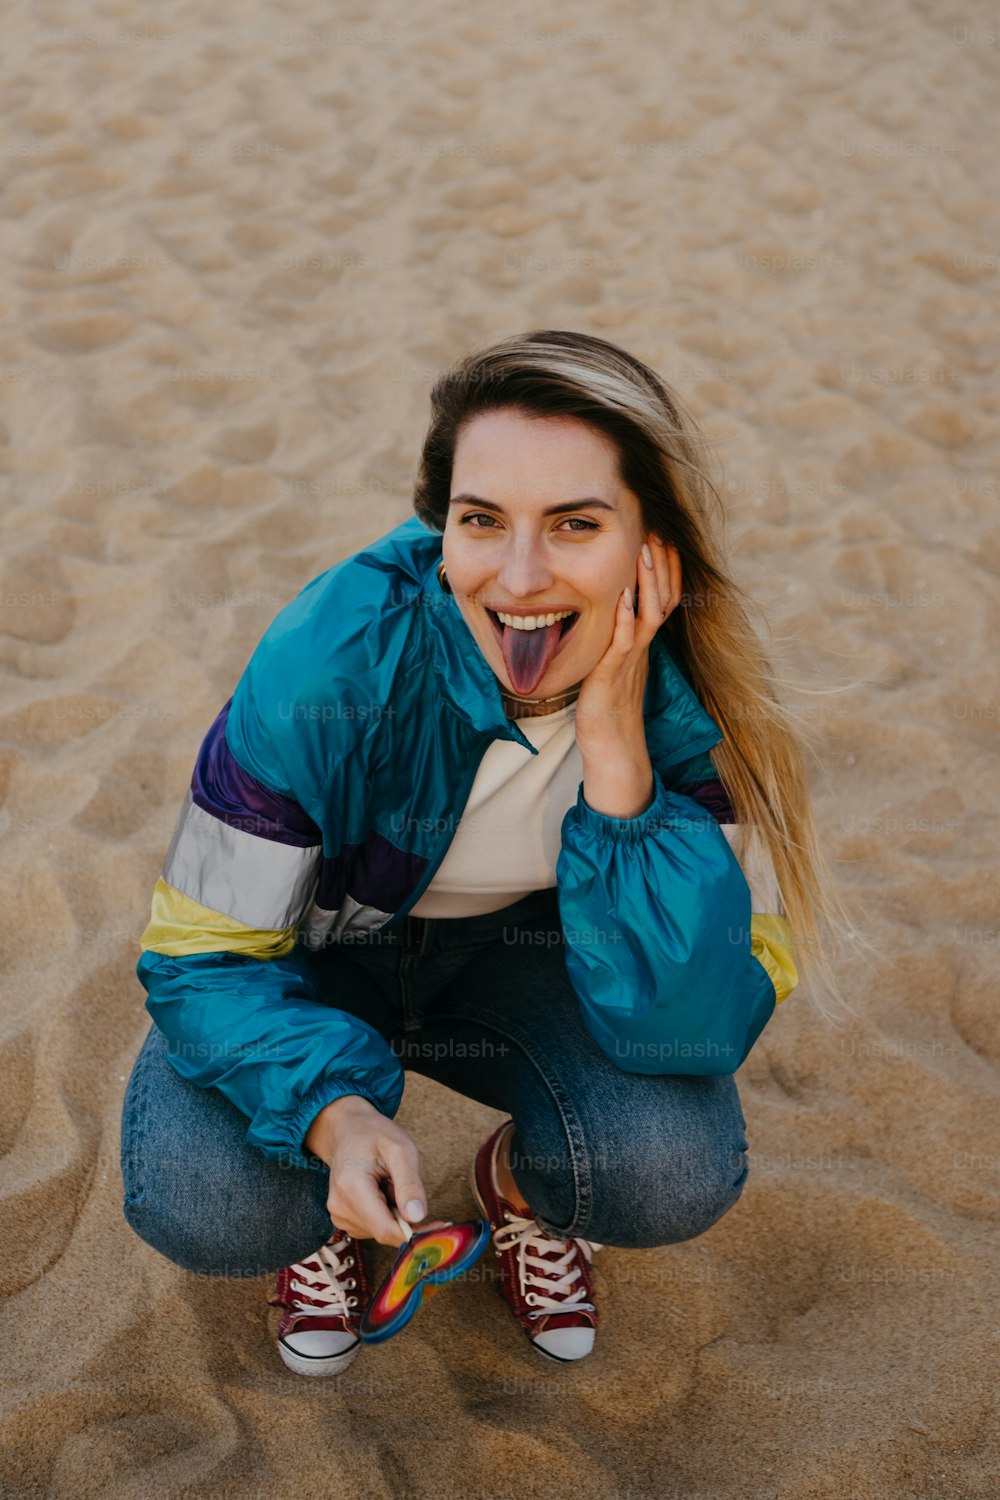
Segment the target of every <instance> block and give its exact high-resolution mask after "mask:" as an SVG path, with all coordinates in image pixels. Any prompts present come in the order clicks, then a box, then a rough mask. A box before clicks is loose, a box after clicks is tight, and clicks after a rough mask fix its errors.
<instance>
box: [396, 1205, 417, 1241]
mask: <svg viewBox="0 0 1000 1500" xmlns="http://www.w3.org/2000/svg"><path fill="white" fill-rule="evenodd" d="M392 1216H393V1218H394V1219H395V1221H396V1223H397V1224H398V1225H399V1227H400V1230H401V1232H402V1235H403V1239H404V1240H406V1242H407V1244H409V1242H410V1240H411V1239H412V1237H413V1230H412V1229H411V1228H410V1226H409V1224H407V1222H406V1220H405V1219H404V1218H403V1215H402V1214H401V1213H400V1212H399V1210H398V1209H396V1208H394V1209H393V1211H392Z"/></svg>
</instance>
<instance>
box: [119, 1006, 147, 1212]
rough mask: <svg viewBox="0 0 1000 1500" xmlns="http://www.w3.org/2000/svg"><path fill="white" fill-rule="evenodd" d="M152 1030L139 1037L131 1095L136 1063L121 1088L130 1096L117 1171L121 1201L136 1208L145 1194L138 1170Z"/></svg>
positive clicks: (142, 1147) (142, 1151) (141, 1157)
mask: <svg viewBox="0 0 1000 1500" xmlns="http://www.w3.org/2000/svg"><path fill="white" fill-rule="evenodd" d="M155 1031H156V1025H155V1023H154V1024H152V1025H151V1027H150V1029H149V1031H147V1033H146V1035H145V1037H144V1038H143V1041H142V1045H141V1046H140V1048H139V1052H138V1055H137V1058H136V1062H137V1063H139V1076H138V1078H137V1079H136V1080H135V1082H136V1087H135V1090H134V1092H133V1091H132V1089H131V1088H130V1085H131V1083H132V1078H133V1076H134V1069H135V1066H136V1063H133V1064H132V1067H133V1074H132V1075H130V1077H129V1082H128V1083H127V1084H126V1085H125V1095H126V1096H128V1095H130V1094H131V1098H129V1111H128V1113H129V1141H128V1150H127V1153H126V1148H125V1142H124V1139H123V1142H122V1159H121V1164H120V1165H121V1170H122V1178H123V1185H124V1187H125V1202H126V1204H128V1205H129V1206H130V1207H132V1206H137V1205H138V1204H139V1203H141V1202H142V1199H143V1197H144V1196H145V1191H146V1184H145V1181H144V1180H143V1173H142V1170H141V1168H142V1165H143V1163H144V1162H145V1147H146V1145H147V1142H146V1139H145V1126H146V1123H147V1122H148V1119H149V1110H148V1108H147V1106H148V1103H149V1095H150V1082H149V1071H150V1068H149V1057H148V1051H147V1049H148V1046H149V1044H150V1042H151V1041H152V1040H153V1037H154V1033H155ZM140 1059H141V1061H140ZM124 1103H125V1100H124V1098H123V1100H122V1104H123V1107H124ZM123 1135H124V1131H123ZM126 1154H127V1155H128V1166H129V1178H130V1181H129V1182H128V1183H125V1182H124V1175H125V1174H124V1167H125V1157H126ZM133 1189H134V1190H133Z"/></svg>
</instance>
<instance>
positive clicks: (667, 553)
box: [576, 537, 681, 764]
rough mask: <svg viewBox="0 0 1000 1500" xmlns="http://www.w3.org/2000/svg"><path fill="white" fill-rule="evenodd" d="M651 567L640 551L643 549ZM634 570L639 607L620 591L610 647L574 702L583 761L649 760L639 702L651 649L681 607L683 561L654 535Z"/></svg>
mask: <svg viewBox="0 0 1000 1500" xmlns="http://www.w3.org/2000/svg"><path fill="white" fill-rule="evenodd" d="M647 548H648V553H649V555H650V556H651V559H652V566H649V564H647V562H646V560H645V557H644V556H643V552H645V551H647ZM643 552H640V554H639V557H638V560H637V566H638V571H639V609H638V612H636V611H635V610H634V609H633V607H632V604H631V602H628V603H626V595H625V592H624V591H623V592H622V594H621V596H620V598H619V600H618V605H617V608H616V610H615V629H614V634H613V636H612V638H611V644H610V646H609V647H608V649H607V651H606V652H605V653H604V655H603V656H602V658H601V660H600V661H599V662H598V663H597V666H596V667H594V668H593V670H592V671H591V672H589V673H588V674H587V676H586V677H585V678H584V680H583V686H582V687H581V688H580V693H579V696H578V698H577V700H576V742H577V745H578V746H579V748H580V752H581V755H582V756H583V758H584V761H585V762H586V759H587V757H588V755H589V756H591V757H592V758H593V761H594V763H595V764H596V763H597V761H598V760H601V761H603V760H604V759H605V758H606V757H615V756H616V755H617V756H620V757H622V758H623V759H625V760H628V759H631V760H632V762H633V763H635V762H636V761H639V762H641V761H642V758H643V757H645V756H647V750H646V733H645V726H644V724H643V718H642V704H643V699H644V697H645V693H646V680H647V678H648V676H649V645H650V642H651V641H652V639H653V637H654V635H655V634H656V632H657V631H658V630H659V628H660V626H661V625H662V624H663V622H664V620H665V619H666V618H667V616H668V615H669V614H670V613H671V612H672V611H673V610H674V609H675V608H676V606H677V605H678V604H679V603H680V598H681V560H680V554H679V553H678V551H677V548H676V547H673V546H671V545H669V544H668V543H666V542H661V541H659V540H658V539H657V538H655V537H651V538H650V539H649V543H647V544H644V546H643Z"/></svg>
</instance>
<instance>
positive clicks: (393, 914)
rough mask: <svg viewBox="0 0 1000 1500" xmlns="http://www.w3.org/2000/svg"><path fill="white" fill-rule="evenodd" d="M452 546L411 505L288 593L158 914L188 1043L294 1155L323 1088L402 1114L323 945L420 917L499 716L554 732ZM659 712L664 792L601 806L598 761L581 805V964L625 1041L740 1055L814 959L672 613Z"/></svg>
mask: <svg viewBox="0 0 1000 1500" xmlns="http://www.w3.org/2000/svg"><path fill="white" fill-rule="evenodd" d="M440 559H441V536H440V534H439V533H437V532H433V531H431V530H429V529H428V528H427V527H425V526H424V525H423V523H422V522H421V521H420V520H419V519H417V518H416V517H413V518H411V519H409V520H407V521H405V522H403V523H402V524H401V525H400V526H397V527H396V528H395V529H394V530H392V531H390V532H389V533H388V534H387V535H386V536H383V537H381V538H380V539H378V540H377V541H375V542H374V543H373V544H372V545H371V546H369V547H366V548H365V549H364V550H362V551H361V552H359V553H357V554H355V555H354V556H352V557H349V558H346V559H345V560H344V561H342V562H340V563H338V564H336V566H334V567H332V568H329V569H328V570H327V571H325V572H323V573H321V574H319V576H318V577H316V578H314V579H313V580H312V582H310V583H308V584H307V585H306V587H305V588H304V589H302V591H301V592H300V593H299V594H298V596H297V597H296V598H294V599H293V600H292V601H291V602H290V603H289V604H288V605H286V606H285V608H284V609H282V610H281V611H280V613H279V614H278V615H277V617H276V618H275V619H274V621H273V622H272V624H271V625H270V627H269V628H268V630H267V631H266V632H265V634H264V636H263V638H262V639H261V641H260V643H259V645H258V646H257V648H256V650H255V651H254V653H253V655H252V657H251V659H250V661H249V663H248V665H247V667H246V668H245V670H244V672H243V674H242V676H241V677H240V679H239V682H238V683H237V685H236V688H235V691H234V692H233V695H232V697H231V698H230V699H229V700H228V701H227V702H226V704H225V705H224V706H223V708H222V710H221V712H220V713H219V715H218V717H217V718H216V720H215V722H214V724H213V725H212V726H211V728H210V729H209V731H208V733H207V735H206V736H205V739H204V741H203V743H202V745H201V748H200V750H199V753H198V757H197V760H196V764H195V768H194V772H193V774H192V778H191V785H190V788H189V789H188V791H187V794H186V796H185V798H184V802H183V805H182V807H181V810H180V814H179V816H178V819H177V825H176V828H175V830H174V834H173V837H172V839H171V841H170V846H169V848H168V850H167V855H166V859H165V862H164V866H163V874H162V876H161V878H160V879H159V880H158V881H157V884H156V888H155V890H154V892H153V898H152V909H151V914H150V921H149V924H148V925H147V927H146V930H145V932H144V933H143V935H142V939H141V946H142V949H143V952H142V956H141V958H140V959H139V962H138V965H137V970H136V972H137V974H138V976H139V979H140V981H141V983H142V985H143V986H144V988H145V990H146V994H147V999H146V1009H147V1010H148V1012H149V1014H150V1016H151V1017H152V1019H153V1021H154V1022H155V1024H156V1025H157V1026H158V1027H159V1029H160V1030H161V1031H162V1032H163V1034H164V1035H165V1036H166V1038H167V1041H168V1057H169V1060H170V1063H171V1065H172V1066H173V1067H174V1068H175V1070H176V1071H177V1072H178V1073H179V1074H180V1076H181V1077H183V1078H186V1079H188V1080H189V1081H191V1082H192V1083H195V1084H198V1085H201V1086H203V1087H214V1088H217V1089H219V1090H220V1092H221V1093H222V1094H223V1095H224V1096H225V1097H226V1098H227V1099H229V1100H230V1101H231V1102H232V1103H233V1104H234V1105H236V1107H237V1108H238V1109H239V1110H241V1111H242V1113H243V1114H244V1115H246V1116H247V1119H248V1121H249V1126H248V1132H247V1140H248V1141H249V1142H250V1143H251V1144H253V1145H255V1146H256V1147H258V1148H259V1149H260V1150H261V1151H262V1152H263V1153H264V1154H265V1155H266V1156H268V1157H272V1158H274V1159H278V1160H282V1161H284V1162H286V1163H290V1164H293V1165H297V1166H320V1165H321V1164H320V1163H317V1162H316V1160H315V1159H314V1158H312V1157H310V1156H308V1155H306V1154H303V1150H302V1142H303V1138H304V1136H305V1135H306V1133H307V1131H308V1129H309V1126H310V1125H311V1123H312V1121H313V1119H314V1118H315V1116H316V1115H317V1114H318V1113H319V1111H320V1110H321V1109H322V1108H323V1107H324V1106H325V1105H327V1104H329V1103H331V1102H332V1101H333V1100H334V1099H336V1098H339V1097H340V1096H341V1095H342V1094H347V1093H356V1094H360V1095H361V1096H362V1097H364V1098H366V1099H368V1100H369V1101H370V1102H371V1103H372V1104H373V1105H375V1107H376V1108H377V1109H379V1110H380V1111H381V1112H382V1113H383V1114H385V1115H387V1116H389V1117H392V1116H393V1115H394V1114H395V1113H396V1111H397V1109H398V1108H399V1104H400V1100H401V1098H402V1093H403V1082H404V1079H403V1070H402V1066H401V1064H400V1061H399V1059H398V1058H397V1056H396V1055H395V1053H394V1052H393V1050H392V1049H391V1048H390V1046H389V1045H388V1043H387V1042H386V1041H385V1040H384V1039H383V1037H382V1036H381V1035H380V1034H379V1033H378V1032H377V1031H376V1030H375V1029H374V1028H373V1027H371V1026H369V1025H367V1024H366V1023H365V1022H364V1021H361V1020H359V1019H357V1018H355V1017H354V1016H352V1015H350V1014H348V1013H346V1012H344V1011H339V1010H336V1009H334V1008H333V1007H331V1006H329V1005H328V1004H325V1003H322V1002H321V1001H320V1000H319V999H318V998H317V994H316V990H315V986H314V982H313V975H312V969H311V962H310V956H311V954H312V953H313V952H315V951H316V949H317V948H319V947H321V946H322V945H323V944H326V943H330V942H338V943H341V942H349V941H351V940H352V939H353V940H357V934H358V933H365V932H370V931H372V930H374V929H377V928H381V927H386V928H387V929H392V928H395V927H397V926H398V925H399V924H400V923H401V922H402V921H403V919H404V918H405V916H406V914H407V912H408V911H409V910H410V909H411V908H412V907H413V905H414V904H415V903H416V902H417V901H418V900H419V899H420V896H421V894H422V893H423V891H424V890H425V889H426V888H427V886H428V885H429V884H430V882H431V880H432V879H433V877H434V873H435V871H436V869H437V868H438V866H439V865H440V863H441V861H442V860H443V858H444V856H445V853H446V851H447V849H448V845H449V843H450V841H451V838H452V837H453V833H454V830H455V829H456V828H457V825H458V822H459V820H460V818H461V816H462V812H463V809H464V807H465V805H466V801H467V799H468V796H469V792H470V790H471V787H472V784H473V781H474V779H475V776H476V772H477V770H478V768H479V765H480V762H481V760H482V758H483V756H484V754H485V752H486V750H487V749H488V747H489V746H490V744H491V743H492V742H493V741H494V740H496V739H508V740H514V741H516V742H517V743H518V744H520V745H522V746H523V747H524V752H525V754H526V755H528V754H537V753H538V752H537V750H536V749H535V747H534V746H533V745H532V744H531V743H530V741H529V740H528V739H527V738H526V737H525V735H524V734H522V732H521V730H520V729H519V728H518V726H517V725H516V724H515V723H514V722H513V721H512V720H509V719H508V718H507V717H506V716H505V713H504V709H503V704H502V700H501V697H500V687H499V683H498V682H497V679H496V677H495V675H494V673H493V671H492V669H491V668H490V666H489V664H488V662H487V661H486V658H485V657H484V656H483V654H482V652H481V651H480V649H479V647H478V645H477V644H476V641H475V638H474V636H473V635H472V633H471V631H470V630H469V628H468V626H467V625H466V623H465V621H464V619H463V618H462V615H461V613H460V611H459V609H458V606H457V604H456V602H455V600H454V598H453V596H452V595H450V594H449V593H447V592H446V591H445V590H444V589H443V588H442V586H441V583H440V581H439V579H438V577H437V565H438V563H439V561H440ZM643 716H644V721H645V728H646V742H647V746H648V749H649V755H650V760H651V762H652V765H653V772H654V786H655V796H654V799H653V802H652V804H651V805H650V807H649V808H648V809H647V810H646V811H645V812H643V813H641V814H639V815H638V816H636V817H634V818H613V817H607V816H605V815H603V814H601V813H597V812H595V811H594V810H593V809H592V808H590V807H589V806H588V805H587V803H586V802H585V801H584V797H583V782H582V781H581V783H580V786H579V789H578V795H577V800H576V803H575V805H574V806H573V807H571V808H570V809H569V811H568V812H567V813H566V815H565V817H564V819H563V822H562V825H561V830H560V831H561V850H560V854H559V858H558V862H557V867H556V885H557V894H558V904H559V913H560V919H561V922H562V925H563V929H564V934H565V937H566V947H565V956H566V966H567V972H568V974H569V977H570V981H571V983H572V985H573V988H574V990H575V992H576V994H577V996H578V997H579V1001H580V1008H581V1015H582V1017H583V1021H584V1023H585V1024H586V1026H587V1027H588V1029H589V1031H590V1033H591V1035H592V1036H593V1038H594V1040H595V1041H596V1042H597V1044H598V1045H599V1046H600V1047H601V1048H602V1050H603V1051H604V1052H605V1053H606V1055H607V1056H609V1057H610V1058H611V1059H612V1060H613V1061H614V1062H615V1064H616V1065H617V1066H618V1067H620V1068H623V1069H625V1070H626V1071H629V1072H635V1073H649V1074H668V1073H681V1074H728V1073H733V1072H735V1070H736V1069H737V1068H738V1067H739V1066H740V1064H741V1063H742V1062H743V1060H744V1059H745V1057H746V1056H747V1054H748V1052H749V1051H750V1048H751V1047H752V1046H753V1044H754V1042H755V1041H756V1039H757V1037H758V1036H759V1035H760V1032H761V1031H762V1029H763V1027H764V1026H765V1024H766V1023H767V1021H768V1020H769V1018H770V1016H771V1014H772V1012H773V1010H774V1007H775V1005H776V1004H777V1003H778V1002H779V1001H781V1000H783V999H784V998H785V996H786V995H787V994H788V993H790V991H791V990H792V989H793V988H794V987H795V984H796V983H797V978H798V976H797V974H796V973H795V969H794V964H793V962H792V958H791V951H790V946H789V934H788V929H787V925H786V923H785V921H784V917H783V915H782V914H781V913H780V912H779V911H775V910H773V909H772V910H771V911H767V910H764V909H761V910H757V909H756V906H757V905H758V904H759V903H754V909H753V910H752V909H751V908H752V901H751V891H750V887H749V885H748V882H747V878H746V877H745V875H744V873H743V870H742V869H741V866H740V864H739V863H738V861H737V859H736V857H735V855H734V853H733V850H732V848H731V846H730V842H729V840H728V838H727V836H726V835H725V834H724V833H723V826H724V825H731V823H732V812H731V810H730V809H729V806H728V800H727V797H726V793H725V789H724V788H723V787H722V786H721V784H720V782H719V779H718V776H717V775H716V772H715V769H714V766H713V763H712V760H711V757H710V756H709V754H708V752H709V750H710V749H711V748H712V746H714V745H717V744H718V743H719V741H720V740H721V739H722V734H721V731H720V730H719V728H718V727H717V725H716V724H715V723H714V721H713V720H712V719H711V718H710V717H709V715H708V714H707V713H706V712H705V710H704V708H703V707H702V706H701V704H700V702H699V701H698V698H697V696H696V694H695V693H694V691H693V689H692V688H691V686H690V684H689V683H688V681H687V679H686V678H685V676H684V675H683V674H682V673H681V671H680V670H679V668H678V667H677V665H676V664H675V663H674V661H673V660H672V658H671V656H670V654H669V651H668V650H667V648H666V646H665V645H664V643H663V642H662V641H661V640H660V638H659V637H658V636H657V637H656V638H654V640H653V642H652V645H651V647H650V669H649V676H648V681H647V686H646V694H645V699H644V703H643ZM772 906H773V903H772ZM588 939H590V940H588Z"/></svg>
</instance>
